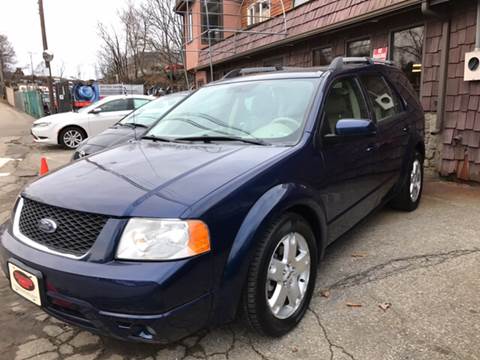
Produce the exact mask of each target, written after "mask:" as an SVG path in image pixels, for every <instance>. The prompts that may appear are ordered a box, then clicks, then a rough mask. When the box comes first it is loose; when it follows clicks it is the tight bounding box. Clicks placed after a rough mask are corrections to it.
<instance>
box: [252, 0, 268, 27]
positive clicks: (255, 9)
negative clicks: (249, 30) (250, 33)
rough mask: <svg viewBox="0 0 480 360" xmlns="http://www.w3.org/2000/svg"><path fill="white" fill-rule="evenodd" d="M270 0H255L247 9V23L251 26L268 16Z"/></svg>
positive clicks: (266, 18)
mask: <svg viewBox="0 0 480 360" xmlns="http://www.w3.org/2000/svg"><path fill="white" fill-rule="evenodd" d="M270 7H271V6H270V0H255V2H254V3H253V4H251V5H250V6H249V7H248V10H247V25H248V26H252V25H255V24H258V23H260V22H262V21H265V20H268V19H269V18H270Z"/></svg>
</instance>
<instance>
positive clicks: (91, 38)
mask: <svg viewBox="0 0 480 360" xmlns="http://www.w3.org/2000/svg"><path fill="white" fill-rule="evenodd" d="M134 1H139V0H134ZM126 2H127V0H81V1H78V0H43V7H44V12H45V23H46V29H47V40H48V47H49V50H51V51H52V52H53V53H54V59H53V61H52V63H51V64H52V75H54V76H58V75H60V71H61V68H62V67H63V68H64V73H63V75H64V76H66V77H67V76H72V77H78V75H80V78H82V79H94V78H95V77H96V76H95V75H96V70H95V64H96V63H97V52H98V49H99V48H100V44H101V43H100V41H99V39H98V36H97V24H98V22H103V23H105V24H111V25H112V26H118V23H119V22H118V18H117V10H118V9H121V8H123V7H124V6H125V3H126ZM0 33H1V34H4V35H6V36H7V37H8V39H9V40H10V42H11V43H12V45H13V47H14V49H15V52H16V54H17V66H18V67H22V68H23V71H24V73H25V74H31V65H30V53H32V59H33V67H34V69H35V68H36V67H37V66H38V65H39V64H40V63H41V62H42V61H43V59H42V52H43V45H42V35H41V31H40V18H39V15H38V1H37V0H0Z"/></svg>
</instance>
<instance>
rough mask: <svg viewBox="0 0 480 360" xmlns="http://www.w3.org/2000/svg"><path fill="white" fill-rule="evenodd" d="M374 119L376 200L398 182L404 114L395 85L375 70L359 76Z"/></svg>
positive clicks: (405, 143) (404, 146) (404, 147)
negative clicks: (378, 184)
mask: <svg viewBox="0 0 480 360" xmlns="http://www.w3.org/2000/svg"><path fill="white" fill-rule="evenodd" d="M360 82H361V84H362V85H363V87H364V90H365V92H366V95H367V98H368V102H369V104H370V107H371V109H372V113H373V116H374V117H375V120H376V122H377V140H378V141H377V143H376V146H377V152H376V154H377V161H376V162H375V169H374V170H375V177H376V181H378V182H379V183H380V184H381V186H380V188H379V191H378V197H379V201H382V200H383V199H384V197H385V196H386V195H387V194H388V193H389V191H390V190H391V189H392V187H393V186H394V185H395V184H396V183H397V182H398V180H399V176H400V174H401V169H402V165H403V162H404V159H405V154H406V150H407V146H408V140H409V139H408V134H409V131H410V129H409V128H408V114H407V112H406V111H405V103H404V101H403V100H402V98H401V97H400V95H399V94H398V93H397V91H396V90H395V88H394V87H393V86H392V85H391V84H390V83H389V82H388V81H387V79H386V78H385V77H384V76H382V74H380V73H378V72H370V73H366V74H363V75H361V76H360Z"/></svg>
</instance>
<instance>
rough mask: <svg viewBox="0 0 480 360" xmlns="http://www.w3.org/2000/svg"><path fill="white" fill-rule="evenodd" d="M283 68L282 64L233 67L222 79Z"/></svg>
mask: <svg viewBox="0 0 480 360" xmlns="http://www.w3.org/2000/svg"><path fill="white" fill-rule="evenodd" d="M281 70H283V66H263V67H252V68H243V69H234V70H232V71H229V72H228V73H227V74H226V75H225V76H224V77H223V78H222V80H225V79H232V78H236V77H239V76H247V75H253V74H260V73H266V72H274V71H281Z"/></svg>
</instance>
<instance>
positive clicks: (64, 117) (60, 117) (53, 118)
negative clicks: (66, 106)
mask: <svg viewBox="0 0 480 360" xmlns="http://www.w3.org/2000/svg"><path fill="white" fill-rule="evenodd" d="M81 116H82V114H79V113H76V112H73V111H70V112H65V113H60V114H53V115H48V116H45V117H43V118H40V119H38V120H35V121H34V122H33V123H34V124H36V123H42V122H51V123H59V122H63V121H68V120H71V119H75V118H78V117H81Z"/></svg>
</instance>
